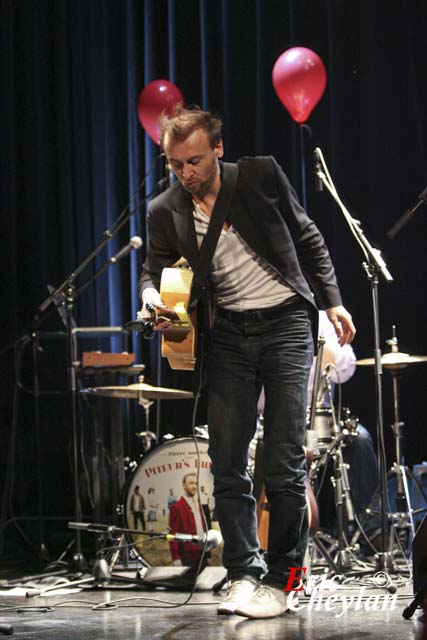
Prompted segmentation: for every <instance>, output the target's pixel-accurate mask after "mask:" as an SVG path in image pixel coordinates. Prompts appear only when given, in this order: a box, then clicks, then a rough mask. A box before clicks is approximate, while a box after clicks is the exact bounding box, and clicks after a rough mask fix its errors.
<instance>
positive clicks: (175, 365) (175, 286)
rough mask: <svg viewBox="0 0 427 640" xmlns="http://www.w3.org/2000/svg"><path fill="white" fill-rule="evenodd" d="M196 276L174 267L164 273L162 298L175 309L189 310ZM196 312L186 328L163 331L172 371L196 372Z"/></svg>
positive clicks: (175, 327)
mask: <svg viewBox="0 0 427 640" xmlns="http://www.w3.org/2000/svg"><path fill="white" fill-rule="evenodd" d="M192 282H193V272H192V270H191V269H183V268H178V267H170V268H168V269H163V271H162V278H161V281H160V295H161V298H162V300H163V302H164V303H165V304H166V305H167V306H168V307H169V308H171V309H174V308H175V307H176V305H180V306H182V307H184V308H185V309H186V308H187V307H188V304H189V302H190V292H191V285H192ZM196 335H197V331H196V312H195V311H194V312H193V313H192V315H191V318H190V322H189V323H188V325H186V326H180V325H179V324H177V325H174V326H173V327H171V328H170V329H166V330H165V331H163V335H162V356H163V357H164V358H167V359H168V362H169V365H170V367H171V368H172V369H180V370H190V371H191V370H193V369H194V364H195V361H196Z"/></svg>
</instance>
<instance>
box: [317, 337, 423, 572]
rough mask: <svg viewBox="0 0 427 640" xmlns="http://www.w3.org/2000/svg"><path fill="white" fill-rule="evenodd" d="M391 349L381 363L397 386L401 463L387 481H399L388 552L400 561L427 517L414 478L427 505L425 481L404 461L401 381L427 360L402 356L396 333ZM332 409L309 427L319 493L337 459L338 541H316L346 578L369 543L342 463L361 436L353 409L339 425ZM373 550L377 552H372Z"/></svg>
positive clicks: (367, 362)
mask: <svg viewBox="0 0 427 640" xmlns="http://www.w3.org/2000/svg"><path fill="white" fill-rule="evenodd" d="M387 343H388V344H389V345H390V347H391V351H390V352H389V353H386V354H384V355H383V356H382V357H381V366H382V367H383V368H384V369H386V370H387V371H388V372H389V373H390V374H391V376H392V381H393V408H394V422H393V424H392V431H393V435H394V446H395V460H394V462H393V464H392V466H391V468H390V470H389V471H388V474H387V479H388V480H389V479H390V478H392V477H394V476H395V477H396V503H395V504H396V507H395V511H393V508H392V506H390V501H388V513H387V519H388V522H389V524H390V529H389V537H388V539H389V542H388V551H389V553H390V554H391V556H392V557H393V552H394V551H395V550H396V547H397V555H399V554H400V555H402V556H404V557H405V556H407V555H409V554H410V552H411V546H410V544H411V542H412V540H413V538H414V536H415V529H416V527H415V524H414V515H416V514H418V513H419V512H424V511H425V509H419V510H414V509H412V506H411V497H410V492H409V483H408V476H409V477H410V479H411V481H412V484H413V486H414V487H415V488H416V489H417V490H418V491H419V494H420V496H422V498H423V500H424V502H425V503H427V496H426V494H425V492H424V491H423V488H422V486H421V485H420V483H419V481H418V480H417V478H416V477H415V476H414V475H413V474H412V472H411V471H410V470H409V469H408V468H407V467H406V466H405V464H404V460H403V455H402V428H403V426H404V423H403V422H402V421H401V419H400V412H399V387H398V379H399V376H400V375H401V373H402V372H403V371H404V370H405V369H406V367H408V366H412V365H414V364H420V363H424V362H427V356H422V355H416V356H415V355H410V354H408V353H402V352H400V351H399V349H398V342H397V337H396V333H395V327H393V338H391V339H390V340H388V341H387ZM356 365H357V366H360V367H374V366H375V360H374V358H364V359H361V360H357V361H356ZM324 375H325V374H324ZM326 377H327V374H326ZM331 405H332V408H329V407H322V406H320V405H319V404H317V405H316V404H312V407H311V409H310V410H309V418H310V413H311V411H313V410H314V417H313V420H312V421H311V420H309V421H308V422H309V426H311V428H312V429H313V431H314V433H313V434H310V431H308V434H309V435H311V439H310V441H311V443H314V445H313V444H311V446H314V462H313V463H312V466H311V472H310V480H311V483H312V485H313V488H316V487H318V485H319V478H320V476H321V474H320V471H321V470H323V473H324V472H325V470H326V465H327V462H328V460H329V459H331V460H332V461H333V470H332V475H331V478H330V480H331V482H332V486H333V488H334V496H335V506H336V519H337V538H336V539H335V540H334V539H332V538H331V536H329V535H322V531H319V532H317V533H316V534H315V535H314V536H313V543H314V546H315V547H317V550H318V552H320V555H321V556H323V558H324V559H325V560H326V563H327V564H328V565H329V567H330V568H331V569H332V570H333V571H334V572H339V573H346V572H348V571H349V570H350V569H351V566H352V562H351V560H352V559H353V558H354V553H353V552H354V551H355V549H357V547H356V546H355V544H356V543H357V541H358V540H359V538H360V536H361V535H362V536H363V537H365V539H367V536H366V534H365V533H364V531H363V525H362V524H361V523H360V522H359V520H358V519H357V517H355V513H354V508H353V505H352V500H351V487H350V485H349V480H348V468H349V465H348V464H345V463H344V461H343V457H342V449H343V448H344V447H345V446H347V445H348V444H350V443H351V440H352V438H355V437H357V436H358V430H357V427H358V419H357V418H356V417H354V416H352V415H351V412H350V411H349V410H348V409H344V410H343V413H342V415H341V416H340V420H339V422H338V421H337V419H336V416H335V410H334V407H333V403H332V401H331ZM323 480H324V475H322V477H321V479H320V484H322V483H323ZM374 497H375V496H373V498H374ZM377 497H378V495H377ZM372 503H373V501H371V504H372ZM372 513H374V512H373V511H372V510H370V509H369V508H368V509H367V515H369V514H371V515H372ZM349 525H350V528H349ZM352 527H353V528H352ZM349 532H350V535H352V537H351V539H350V538H348V537H347V534H348V533H349ZM325 540H327V541H328V544H327V545H325V544H323V542H324V541H325ZM367 541H368V544H369V542H370V541H369V539H367ZM371 550H372V551H374V552H375V549H374V547H372V546H371ZM371 555H372V553H371Z"/></svg>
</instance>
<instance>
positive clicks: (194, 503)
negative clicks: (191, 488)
mask: <svg viewBox="0 0 427 640" xmlns="http://www.w3.org/2000/svg"><path fill="white" fill-rule="evenodd" d="M184 500H185V501H186V502H187V504H188V506H189V507H190V509H191V511H192V512H193V516H194V522H195V523H196V533H197V535H198V536H202V535H203V533H204V531H205V530H204V528H203V522H202V516H201V514H200V505H199V502H198V500H197V499H196V498H194V497H193V498H188V497H187V496H184Z"/></svg>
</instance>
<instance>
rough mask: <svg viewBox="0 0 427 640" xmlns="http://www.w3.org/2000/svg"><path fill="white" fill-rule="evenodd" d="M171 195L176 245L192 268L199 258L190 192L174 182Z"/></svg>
mask: <svg viewBox="0 0 427 640" xmlns="http://www.w3.org/2000/svg"><path fill="white" fill-rule="evenodd" d="M173 195H174V198H173V202H172V203H171V204H172V220H173V224H174V227H175V231H176V235H177V237H178V247H179V250H180V251H181V253H182V255H183V256H184V258H186V259H187V260H188V262H189V264H190V266H191V267H192V268H193V269H194V268H195V266H196V264H197V262H198V259H199V247H198V244H197V237H196V229H195V226H194V220H193V202H192V199H191V196H190V194H188V193H187V192H186V191H185V190H184V189H183V187H182V186H181V185H180V184H179V183H176V190H175V193H174V194H173Z"/></svg>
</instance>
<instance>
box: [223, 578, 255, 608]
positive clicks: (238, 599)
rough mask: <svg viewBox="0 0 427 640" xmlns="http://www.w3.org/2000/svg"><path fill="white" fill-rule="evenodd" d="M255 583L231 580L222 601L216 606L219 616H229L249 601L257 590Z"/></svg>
mask: <svg viewBox="0 0 427 640" xmlns="http://www.w3.org/2000/svg"><path fill="white" fill-rule="evenodd" d="M257 586H258V585H257V583H256V582H253V581H252V580H247V579H246V578H242V579H241V580H233V581H232V583H231V586H230V589H229V591H228V594H227V595H226V597H225V598H224V600H223V601H222V602H221V603H220V604H219V605H218V609H217V611H218V613H219V614H231V613H234V612H235V611H236V609H237V608H238V607H240V606H243V605H244V604H245V603H246V602H247V601H248V600H250V599H251V598H252V596H253V594H254V593H255V591H256V589H257Z"/></svg>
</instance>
